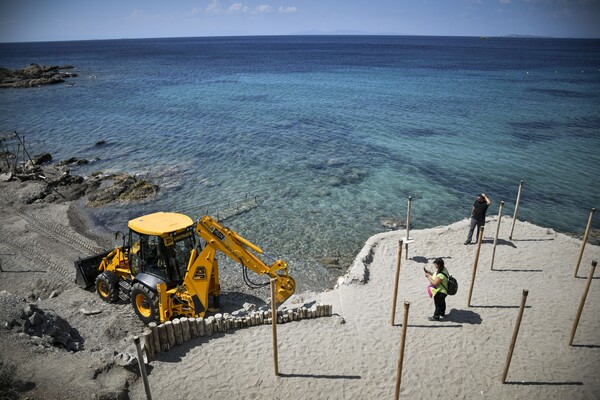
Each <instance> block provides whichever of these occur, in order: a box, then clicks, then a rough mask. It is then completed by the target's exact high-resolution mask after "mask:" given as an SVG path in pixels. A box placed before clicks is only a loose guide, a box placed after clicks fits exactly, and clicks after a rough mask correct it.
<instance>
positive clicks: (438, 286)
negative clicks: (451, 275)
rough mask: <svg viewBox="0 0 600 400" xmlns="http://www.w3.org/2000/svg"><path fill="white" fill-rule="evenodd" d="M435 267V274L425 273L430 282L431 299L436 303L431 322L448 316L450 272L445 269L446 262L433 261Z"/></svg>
mask: <svg viewBox="0 0 600 400" xmlns="http://www.w3.org/2000/svg"><path fill="white" fill-rule="evenodd" d="M433 265H434V266H435V268H436V272H435V273H433V274H432V273H431V271H427V269H425V268H424V267H423V270H424V271H425V277H426V278H427V279H428V280H429V286H428V287H427V292H428V293H429V297H433V302H434V303H435V311H434V313H433V317H429V318H428V319H429V320H430V321H439V320H440V319H443V318H444V317H445V316H446V296H447V295H448V270H447V269H446V268H445V267H444V260H442V259H441V258H436V259H435V260H434V261H433Z"/></svg>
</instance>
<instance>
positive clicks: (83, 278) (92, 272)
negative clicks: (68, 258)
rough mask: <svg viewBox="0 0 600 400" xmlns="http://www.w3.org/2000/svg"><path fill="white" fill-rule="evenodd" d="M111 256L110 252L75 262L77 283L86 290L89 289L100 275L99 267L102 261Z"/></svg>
mask: <svg viewBox="0 0 600 400" xmlns="http://www.w3.org/2000/svg"><path fill="white" fill-rule="evenodd" d="M109 254H110V250H109V251H106V252H104V253H100V254H96V255H95V256H90V257H87V258H80V259H79V260H77V261H75V271H76V275H75V282H76V283H77V284H78V285H79V286H81V287H82V288H84V289H87V288H89V287H90V286H92V285H93V284H94V282H95V281H96V277H97V276H98V275H99V274H100V271H98V267H99V266H100V262H101V261H102V259H103V258H104V257H106V256H108V255H109Z"/></svg>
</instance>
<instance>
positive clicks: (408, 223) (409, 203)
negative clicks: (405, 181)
mask: <svg viewBox="0 0 600 400" xmlns="http://www.w3.org/2000/svg"><path fill="white" fill-rule="evenodd" d="M411 204H412V196H408V211H407V212H406V259H407V260H408V242H409V238H410V207H411Z"/></svg>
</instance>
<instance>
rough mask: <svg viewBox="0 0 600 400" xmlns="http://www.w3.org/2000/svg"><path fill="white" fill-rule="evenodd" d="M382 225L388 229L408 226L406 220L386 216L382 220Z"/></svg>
mask: <svg viewBox="0 0 600 400" xmlns="http://www.w3.org/2000/svg"><path fill="white" fill-rule="evenodd" d="M381 225H382V226H383V227H385V228H387V229H400V228H406V222H405V221H404V220H403V219H401V218H386V219H383V220H381Z"/></svg>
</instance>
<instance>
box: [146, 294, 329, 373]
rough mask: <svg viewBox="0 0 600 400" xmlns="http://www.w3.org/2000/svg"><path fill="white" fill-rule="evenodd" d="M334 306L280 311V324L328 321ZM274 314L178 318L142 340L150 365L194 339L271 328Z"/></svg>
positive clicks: (150, 328)
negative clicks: (310, 320) (255, 327)
mask: <svg viewBox="0 0 600 400" xmlns="http://www.w3.org/2000/svg"><path fill="white" fill-rule="evenodd" d="M332 311H333V310H332V306H331V305H328V304H317V305H314V306H312V307H311V308H306V307H298V308H293V309H288V310H279V311H277V322H278V323H280V324H282V323H287V322H292V321H298V320H302V319H309V318H318V317H326V316H331V315H332ZM271 324H272V319H271V311H253V312H250V313H249V314H248V315H245V316H242V317H234V316H232V315H231V314H227V313H225V314H215V315H214V316H210V317H207V318H202V317H199V318H186V317H182V318H175V319H173V320H172V321H166V322H165V323H163V324H160V325H157V324H156V323H155V322H151V323H150V324H149V325H148V329H146V330H145V331H144V332H143V333H142V335H141V337H140V339H141V343H142V348H143V351H144V353H145V354H146V359H147V360H148V362H150V361H153V360H155V359H156V357H157V355H158V354H159V353H163V352H167V351H169V350H171V349H173V348H175V347H177V346H180V345H182V344H184V343H186V342H188V341H190V340H191V339H194V338H197V337H203V336H213V335H214V334H216V333H225V332H227V331H231V330H234V329H240V328H246V327H250V326H258V325H271Z"/></svg>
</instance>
